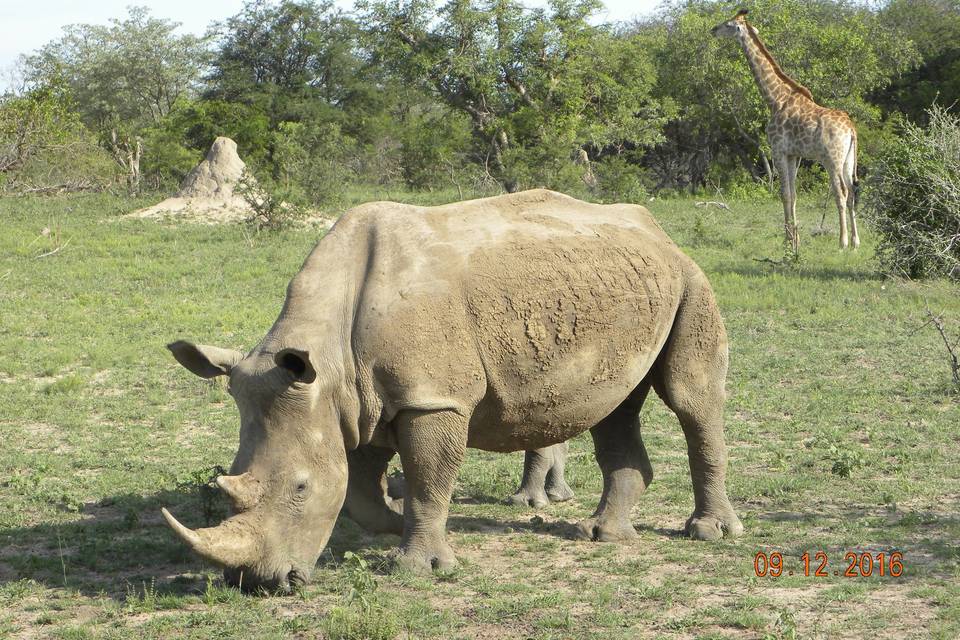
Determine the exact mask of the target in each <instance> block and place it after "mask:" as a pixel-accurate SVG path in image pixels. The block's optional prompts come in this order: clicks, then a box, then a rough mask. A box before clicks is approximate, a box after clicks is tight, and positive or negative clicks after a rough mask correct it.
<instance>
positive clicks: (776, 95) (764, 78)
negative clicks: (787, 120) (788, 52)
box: [738, 26, 812, 113]
mask: <svg viewBox="0 0 960 640" xmlns="http://www.w3.org/2000/svg"><path fill="white" fill-rule="evenodd" d="M747 29H748V30H749V31H751V32H752V34H753V35H752V36H751V35H742V36H740V37H739V38H738V40H739V41H740V47H741V48H742V49H743V53H744V54H745V55H746V56H747V62H748V63H749V64H750V70H751V71H752V72H753V79H754V80H756V82H757V87H758V88H759V89H760V93H761V94H762V95H763V100H764V102H766V103H767V106H768V107H770V110H771V111H772V112H774V113H776V112H777V111H779V110H780V109H781V108H782V107H783V106H784V104H785V103H786V102H788V101H789V100H790V99H793V98H796V97H800V96H802V97H805V98H808V99H812V98H811V96H810V91H809V90H807V88H806V87H803V86H801V85H799V84H797V82H795V81H794V80H793V79H791V78H790V77H789V76H787V74H785V73H784V72H783V70H782V69H781V68H780V66H779V65H778V64H777V63H776V61H775V60H774V59H773V56H771V55H770V53H769V52H767V51H766V49H765V47H764V46H763V45H762V44H761V42H760V37H759V36H758V35H757V34H756V31H754V30H753V27H751V26H748V27H747Z"/></svg>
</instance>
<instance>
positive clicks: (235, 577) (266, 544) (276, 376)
mask: <svg viewBox="0 0 960 640" xmlns="http://www.w3.org/2000/svg"><path fill="white" fill-rule="evenodd" d="M168 348H169V349H170V351H171V352H172V353H173V356H174V357H175V358H176V359H177V361H178V362H179V363H180V364H182V365H183V366H184V367H186V368H187V369H189V370H190V371H191V372H193V373H195V374H196V375H198V376H200V377H202V378H213V377H216V376H222V375H225V376H229V379H230V382H229V387H228V389H229V392H230V394H231V395H232V396H233V398H234V401H235V402H236V403H237V407H238V409H239V410H240V444H239V448H238V450H237V455H236V458H235V459H234V461H233V465H232V466H231V469H230V475H229V476H220V477H219V478H217V481H216V482H217V485H219V487H220V488H221V489H222V490H223V492H224V493H225V494H226V495H227V496H228V497H229V499H230V502H231V504H232V511H233V515H231V517H229V518H228V519H227V520H225V521H224V522H222V523H221V524H219V525H218V526H216V527H210V528H205V529H195V530H191V529H189V528H187V527H185V526H183V525H182V524H180V522H178V521H177V519H176V518H174V517H173V515H172V514H171V513H170V512H169V511H167V510H166V509H163V516H164V518H166V520H167V523H168V524H169V525H170V526H171V527H172V528H173V530H174V531H175V532H176V533H177V535H178V536H180V538H181V539H182V540H183V541H184V542H186V543H187V544H188V545H189V546H190V547H191V548H192V549H193V550H194V551H195V552H196V553H198V554H199V555H200V556H202V557H204V558H206V559H207V560H210V561H212V562H213V563H215V564H217V565H220V566H222V567H223V568H224V577H225V579H226V581H227V583H228V584H232V585H234V586H239V587H241V588H243V589H246V590H254V589H266V590H269V591H276V590H281V591H289V590H290V588H291V587H292V586H296V585H298V584H302V583H303V582H305V581H307V580H308V579H309V578H310V574H311V573H312V571H313V568H314V565H315V564H316V561H317V559H318V558H319V557H320V553H321V552H322V551H323V549H324V546H325V545H326V543H327V540H328V539H329V538H330V533H331V531H332V530H333V526H334V523H335V522H336V519H337V515H338V514H339V512H340V507H341V506H342V505H343V501H344V497H345V495H346V490H347V459H346V452H345V447H344V439H343V434H342V432H341V429H340V419H341V417H340V415H339V410H338V408H337V406H336V405H335V403H334V401H335V395H334V394H332V393H329V390H325V389H324V388H323V387H324V385H323V383H322V378H324V377H326V376H322V375H321V376H318V373H317V368H316V367H315V365H314V363H313V362H312V361H311V357H310V353H309V352H308V351H306V350H303V349H299V348H268V347H265V346H264V345H261V346H260V347H258V348H257V349H255V350H254V351H253V352H252V353H250V354H249V355H248V356H246V357H244V356H243V354H241V353H240V352H238V351H232V350H229V349H221V348H218V347H208V346H202V345H194V344H191V343H189V342H184V341H178V342H174V343H172V344H170V345H168Z"/></svg>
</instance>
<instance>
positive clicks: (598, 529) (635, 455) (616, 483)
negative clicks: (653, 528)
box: [577, 382, 653, 542]
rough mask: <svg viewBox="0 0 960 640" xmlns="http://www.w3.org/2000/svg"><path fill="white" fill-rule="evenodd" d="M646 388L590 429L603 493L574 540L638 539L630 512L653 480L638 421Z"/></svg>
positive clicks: (608, 540) (582, 523) (579, 525)
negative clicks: (595, 508) (591, 514)
mask: <svg viewBox="0 0 960 640" xmlns="http://www.w3.org/2000/svg"><path fill="white" fill-rule="evenodd" d="M649 389H650V385H649V384H648V383H646V382H644V383H643V384H642V385H641V388H639V389H638V390H637V391H635V392H634V394H633V396H632V397H631V398H628V399H627V400H626V401H624V403H623V404H621V405H620V406H619V407H617V409H616V410H614V412H613V413H611V414H610V415H609V416H607V417H606V418H604V419H603V420H602V421H601V422H600V423H599V424H598V425H597V426H595V427H593V428H592V429H590V435H592V436H593V446H594V451H595V453H596V456H597V463H598V464H599V465H600V471H601V472H602V473H603V494H602V495H601V496H600V504H599V505H598V506H597V510H596V511H595V512H594V513H593V516H591V517H590V518H587V519H586V520H584V521H582V522H580V523H578V524H577V537H578V538H581V539H585V540H600V541H602V542H612V541H623V540H633V539H634V538H636V537H638V536H637V532H636V531H635V530H634V528H633V524H632V523H631V522H630V510H631V509H633V506H634V505H635V504H636V503H637V500H639V498H640V496H641V494H643V492H644V491H646V490H647V487H648V486H649V485H650V483H651V482H652V481H653V467H652V466H651V465H650V459H649V458H648V457H647V450H646V448H645V447H644V446H643V439H642V438H641V436H640V418H639V414H640V407H641V406H642V405H643V400H644V399H645V398H646V395H647V392H648V391H649Z"/></svg>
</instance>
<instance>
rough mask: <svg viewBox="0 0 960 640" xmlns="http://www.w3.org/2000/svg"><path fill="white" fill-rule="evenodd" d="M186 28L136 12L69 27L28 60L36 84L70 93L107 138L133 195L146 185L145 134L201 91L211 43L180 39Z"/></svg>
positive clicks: (88, 122) (105, 141) (146, 12)
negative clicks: (143, 181) (143, 178)
mask: <svg viewBox="0 0 960 640" xmlns="http://www.w3.org/2000/svg"><path fill="white" fill-rule="evenodd" d="M178 26H179V25H178V24H177V23H174V22H169V21H167V20H162V19H159V18H154V17H152V16H151V15H150V13H149V10H148V9H146V8H142V7H131V8H130V9H129V15H128V16H127V18H126V19H124V20H111V21H110V25H109V26H103V25H89V24H81V25H71V26H68V27H65V28H64V35H63V37H61V38H60V39H59V40H55V41H53V42H50V43H48V44H46V45H45V46H43V47H42V48H41V49H40V50H38V51H37V52H36V53H34V54H32V55H30V56H27V57H26V59H25V66H26V71H27V79H28V80H29V81H30V82H32V83H33V84H34V85H36V86H43V85H49V84H63V85H64V86H65V87H66V88H67V89H68V90H69V92H70V94H71V95H72V96H73V99H74V102H75V105H76V108H77V111H78V112H79V114H80V117H81V119H82V120H83V122H84V123H85V124H86V125H87V126H88V127H90V128H91V129H92V130H94V131H97V132H98V133H99V135H100V139H101V143H102V144H103V145H104V147H105V148H107V149H108V150H109V151H110V153H111V154H112V155H113V157H114V160H115V161H116V162H117V164H118V165H119V166H120V167H121V168H122V169H123V170H124V172H125V173H126V175H127V180H128V182H129V185H130V187H131V189H133V190H136V189H137V188H138V187H139V182H140V158H141V155H142V153H143V143H142V137H141V134H142V131H143V129H144V128H145V127H148V126H156V125H157V124H159V123H160V122H161V121H162V120H163V118H164V117H166V116H167V114H169V113H170V111H171V109H173V106H174V105H175V104H176V103H177V101H178V100H180V99H182V98H184V97H187V96H189V95H191V93H192V92H193V91H195V89H196V83H197V81H198V79H199V77H200V73H201V69H202V68H203V66H204V64H205V60H206V45H205V41H204V40H203V39H202V38H197V37H195V36H192V35H176V34H175V33H174V31H175V30H176V29H177V27H178ZM147 152H149V150H147Z"/></svg>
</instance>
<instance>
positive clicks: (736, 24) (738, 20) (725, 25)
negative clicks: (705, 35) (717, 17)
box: [710, 9, 749, 38]
mask: <svg viewBox="0 0 960 640" xmlns="http://www.w3.org/2000/svg"><path fill="white" fill-rule="evenodd" d="M710 33H712V34H713V35H715V36H717V37H718V38H740V37H743V36H746V35H748V33H749V32H748V27H747V10H746V9H740V11H737V15H735V16H733V18H731V19H730V20H724V21H723V22H721V23H720V24H718V25H717V26H715V27H714V28H713V29H711V30H710Z"/></svg>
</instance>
